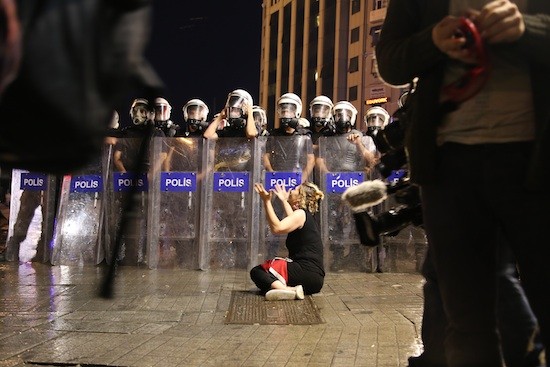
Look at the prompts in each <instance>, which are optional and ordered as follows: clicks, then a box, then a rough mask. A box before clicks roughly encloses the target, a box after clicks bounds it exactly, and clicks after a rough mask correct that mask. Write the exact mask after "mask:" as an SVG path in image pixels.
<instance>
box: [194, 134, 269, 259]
mask: <svg viewBox="0 0 550 367" xmlns="http://www.w3.org/2000/svg"><path fill="white" fill-rule="evenodd" d="M258 146H259V144H258V141H257V139H255V140H248V139H246V138H219V139H216V140H207V142H206V146H205V149H204V162H205V164H204V167H205V168H206V171H205V185H204V186H203V205H202V207H203V211H202V213H201V223H202V225H201V240H200V259H199V262H200V268H201V269H216V268H218V269H219V268H237V269H247V268H250V267H252V266H254V265H257V264H256V258H255V257H254V255H253V254H254V253H257V235H256V233H257V218H258V212H257V211H258V207H259V205H258V197H257V194H256V193H255V192H254V182H256V181H257V178H258V175H259V156H260V155H259V152H258V150H259V149H258Z"/></svg>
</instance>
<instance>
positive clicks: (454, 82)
mask: <svg viewBox="0 0 550 367" xmlns="http://www.w3.org/2000/svg"><path fill="white" fill-rule="evenodd" d="M468 19H469V20H468ZM549 44H550V2H548V1H543V0H529V1H527V2H526V1H515V2H512V1H509V0H497V1H457V0H450V1H429V0H392V1H391V2H390V4H389V7H388V12H387V16H386V20H385V23H384V25H383V28H382V32H381V36H380V41H379V43H378V44H377V46H376V59H377V61H378V68H379V72H380V76H381V77H382V78H383V79H384V80H385V81H386V82H388V83H391V84H393V85H403V84H406V83H410V82H411V81H412V80H413V79H414V78H418V83H417V86H416V92H415V93H414V94H411V95H410V96H409V97H407V98H408V99H409V98H412V99H411V106H410V107H411V111H412V112H411V113H410V115H409V120H410V121H409V125H408V126H407V134H406V149H407V153H408V161H409V168H410V176H411V180H412V181H413V182H415V183H416V184H419V185H420V188H421V194H422V208H423V218H424V226H425V229H426V234H427V236H428V243H429V246H430V252H431V255H430V256H431V257H432V261H433V265H434V269H435V275H436V276H437V281H438V289H439V291H440V293H441V299H442V301H443V307H444V310H445V313H446V316H447V318H448V327H447V329H446V336H445V341H444V346H445V354H446V359H447V364H448V365H449V366H451V367H458V366H460V367H462V366H468V367H477V366H479V367H481V366H483V367H501V366H502V353H501V345H500V337H499V333H498V331H497V321H496V320H497V317H496V315H497V311H498V309H497V301H496V300H497V294H498V289H497V276H498V269H499V267H498V266H497V264H498V252H499V251H498V248H499V243H500V241H499V234H501V233H502V234H503V235H504V241H505V242H506V243H508V244H510V246H511V248H512V251H513V253H514V256H515V258H516V260H517V263H518V266H519V274H520V278H521V283H522V285H523V287H524V289H525V292H526V294H527V297H528V300H529V303H530V304H531V306H532V309H533V311H534V313H535V315H536V317H537V319H538V322H539V325H540V329H541V335H542V339H543V343H544V346H545V348H546V350H547V351H548V350H549V347H550V298H549V297H548V290H549V289H550V267H548V264H547V259H548V258H549V257H550V247H548V246H546V245H545V244H546V243H547V242H546V241H547V230H546V227H547V222H548V220H547V218H548V213H547V208H548V207H549V206H550V191H548V189H547V185H548V182H549V179H550V126H549V121H550V105H549V104H548V100H549V99H550V92H549V91H548V85H549V84H550V48H549V47H548V45H549Z"/></svg>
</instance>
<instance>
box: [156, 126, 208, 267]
mask: <svg viewBox="0 0 550 367" xmlns="http://www.w3.org/2000/svg"><path fill="white" fill-rule="evenodd" d="M152 150H153V154H154V155H155V156H160V155H162V154H163V152H166V155H167V156H166V160H165V161H164V163H163V165H162V170H161V172H160V176H159V177H156V178H155V180H154V181H153V182H151V190H150V200H149V215H148V218H149V223H148V254H149V256H148V258H149V260H148V265H149V267H150V268H156V267H159V268H185V269H198V268H199V234H200V231H199V228H200V227H199V225H200V224H199V223H200V221H199V217H200V212H201V187H202V182H203V179H204V175H205V173H204V172H203V170H202V159H203V157H202V156H203V139H202V138H185V137H178V138H163V139H156V140H155V141H154V143H153V146H152Z"/></svg>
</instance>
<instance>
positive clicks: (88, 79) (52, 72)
mask: <svg viewBox="0 0 550 367" xmlns="http://www.w3.org/2000/svg"><path fill="white" fill-rule="evenodd" d="M151 4H152V2H151V1H144V0H126V1H101V0H86V1H85V0H43V1H31V0H20V1H17V2H15V1H11V0H2V1H1V2H0V19H2V18H3V19H6V22H4V21H1V22H0V23H1V24H2V25H1V28H3V29H2V31H1V32H0V65H1V66H0V86H1V87H0V93H2V94H1V97H0V98H1V99H0V115H1V116H2V122H1V123H0V164H1V165H2V166H3V167H17V168H24V169H29V170H36V171H41V172H45V173H67V172H69V171H72V170H75V169H77V168H79V167H81V166H83V165H84V164H86V163H87V162H88V161H90V160H91V159H93V158H95V157H97V156H98V155H99V154H100V151H101V149H102V147H103V140H104V137H105V134H106V132H107V130H108V125H109V121H110V119H111V114H112V111H113V110H114V109H115V107H116V106H117V105H118V104H119V103H120V102H121V101H122V100H123V99H124V98H125V97H126V96H127V95H128V93H129V92H131V91H133V90H136V91H137V90H139V91H140V93H143V94H142V95H144V96H146V97H147V98H153V97H156V96H157V95H159V94H160V93H161V90H162V89H163V86H162V83H161V81H160V79H159V78H158V77H157V76H156V74H155V73H154V71H153V70H152V69H151V68H150V66H149V64H148V63H147V62H146V61H145V59H144V57H143V53H144V50H145V46H146V43H147V41H148V35H149V26H150V18H149V17H150V10H151ZM6 31H7V32H6ZM19 31H20V33H19ZM20 34H23V35H24V37H19V36H20ZM18 39H20V40H21V41H20V42H18ZM19 56H20V58H19ZM18 60H19V62H18ZM17 66H19V67H17ZM2 89H3V91H2ZM29 101H32V104H33V108H28V103H29ZM46 111H47V113H45V112H46ZM23 126H24V127H25V134H21V128H22V127H23ZM54 138H55V139H54ZM54 141H62V142H63V144H58V143H53V142H54Z"/></svg>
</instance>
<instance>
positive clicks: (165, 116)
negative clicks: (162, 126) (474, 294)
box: [155, 104, 170, 121]
mask: <svg viewBox="0 0 550 367" xmlns="http://www.w3.org/2000/svg"><path fill="white" fill-rule="evenodd" d="M169 119H170V108H169V107H168V106H166V105H163V104H161V105H156V106H155V120H157V121H166V120H169Z"/></svg>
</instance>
